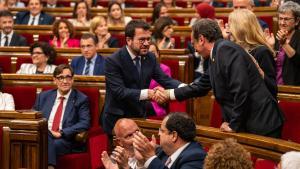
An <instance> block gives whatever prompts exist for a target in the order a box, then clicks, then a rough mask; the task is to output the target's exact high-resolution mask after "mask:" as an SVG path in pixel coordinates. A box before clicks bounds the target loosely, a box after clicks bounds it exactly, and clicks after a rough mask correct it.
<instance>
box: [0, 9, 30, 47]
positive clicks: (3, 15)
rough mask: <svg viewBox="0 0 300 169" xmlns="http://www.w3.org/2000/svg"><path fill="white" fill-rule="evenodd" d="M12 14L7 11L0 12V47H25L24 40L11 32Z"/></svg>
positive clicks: (12, 24) (12, 25)
mask: <svg viewBox="0 0 300 169" xmlns="http://www.w3.org/2000/svg"><path fill="white" fill-rule="evenodd" d="M13 27H14V19H13V14H12V13H11V12H9V11H1V12H0V29H1V30H2V31H1V33H0V39H1V43H0V46H27V42H26V39H25V38H24V37H23V36H21V35H18V34H17V33H15V32H14V30H13Z"/></svg>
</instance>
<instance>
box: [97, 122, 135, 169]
mask: <svg viewBox="0 0 300 169" xmlns="http://www.w3.org/2000/svg"><path fill="white" fill-rule="evenodd" d="M139 130H140V129H139V127H138V126H137V124H136V123H135V122H134V121H133V120H131V119H127V118H121V119H119V120H118V121H117V122H116V124H115V127H114V129H113V131H114V134H115V136H116V138H115V139H116V144H117V147H116V148H115V149H114V151H113V152H112V155H111V157H110V158H108V154H107V152H103V153H102V158H101V160H102V162H103V164H104V166H105V168H107V169H109V168H115V167H112V166H110V165H118V167H119V168H125V169H127V168H136V163H137V160H136V159H135V157H134V149H133V134H134V133H136V132H137V131H139ZM111 159H112V160H113V161H115V162H116V163H111Z"/></svg>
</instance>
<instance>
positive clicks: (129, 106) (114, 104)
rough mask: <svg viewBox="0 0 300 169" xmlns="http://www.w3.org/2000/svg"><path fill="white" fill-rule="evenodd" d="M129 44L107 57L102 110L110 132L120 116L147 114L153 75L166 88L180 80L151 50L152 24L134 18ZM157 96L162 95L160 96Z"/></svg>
mask: <svg viewBox="0 0 300 169" xmlns="http://www.w3.org/2000/svg"><path fill="white" fill-rule="evenodd" d="M125 38H126V46H124V47H123V48H121V49H120V50H118V51H117V52H115V53H114V54H112V55H111V56H110V57H108V58H107V59H106V62H105V66H104V74H105V77H106V96H105V105H104V111H103V113H102V119H101V120H102V125H103V126H102V127H103V129H104V131H105V132H106V133H108V134H109V135H111V130H112V128H113V127H114V125H115V122H116V121H117V120H118V119H120V118H134V117H143V118H146V117H147V115H149V114H147V112H152V111H149V110H151V109H152V108H153V107H152V106H151V103H150V102H149V100H151V99H152V98H154V97H153V96H154V94H155V90H152V89H148V88H149V84H150V81H151V79H154V80H156V81H157V82H158V83H159V84H160V85H162V86H163V87H164V88H177V87H178V86H179V85H180V83H181V82H179V81H177V80H174V79H172V78H170V77H169V76H167V75H166V74H164V73H163V71H162V70H161V69H160V66H159V64H158V63H157V61H156V57H155V55H154V54H153V53H150V52H149V46H150V39H151V31H150V25H149V24H147V23H146V22H145V21H142V20H133V21H131V22H129V23H128V24H127V26H126V28H125ZM156 98H159V96H157V97H156Z"/></svg>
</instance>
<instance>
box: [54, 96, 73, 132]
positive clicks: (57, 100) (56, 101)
mask: <svg viewBox="0 0 300 169" xmlns="http://www.w3.org/2000/svg"><path fill="white" fill-rule="evenodd" d="M71 92H72V90H70V91H69V92H68V93H67V94H66V95H64V96H62V95H60V93H59V92H58V90H57V95H56V98H55V101H54V105H53V107H52V110H51V113H50V116H49V119H48V130H52V125H53V120H54V117H55V113H56V110H57V107H58V105H59V103H60V97H64V98H65V99H64V102H63V109H62V114H61V119H60V122H59V130H61V129H62V121H63V118H64V114H65V110H66V105H67V103H68V100H69V96H70V94H71Z"/></svg>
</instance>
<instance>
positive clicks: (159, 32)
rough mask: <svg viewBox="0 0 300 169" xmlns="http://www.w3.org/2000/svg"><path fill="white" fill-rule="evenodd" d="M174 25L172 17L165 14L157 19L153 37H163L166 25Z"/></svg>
mask: <svg viewBox="0 0 300 169" xmlns="http://www.w3.org/2000/svg"><path fill="white" fill-rule="evenodd" d="M170 25H174V23H173V20H172V18H170V17H168V16H163V17H160V18H158V19H157V21H156V22H155V24H154V30H153V37H154V38H155V39H156V40H157V39H163V38H164V34H163V31H164V29H165V27H167V26H170Z"/></svg>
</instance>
